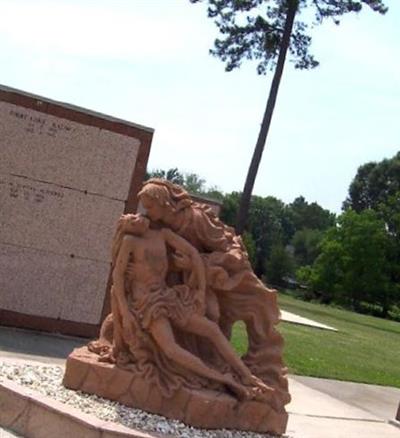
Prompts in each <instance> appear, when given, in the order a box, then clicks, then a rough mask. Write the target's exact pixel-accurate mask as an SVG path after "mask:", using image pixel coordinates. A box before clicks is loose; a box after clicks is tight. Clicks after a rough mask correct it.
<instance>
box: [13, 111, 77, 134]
mask: <svg viewBox="0 0 400 438" xmlns="http://www.w3.org/2000/svg"><path fill="white" fill-rule="evenodd" d="M9 114H10V115H11V116H12V117H14V118H16V119H18V120H20V121H21V122H23V123H24V125H25V127H24V129H25V131H26V132H28V133H29V134H38V135H47V136H49V137H56V136H57V134H59V133H61V132H72V131H75V128H73V127H72V126H71V125H69V124H67V123H61V122H51V121H49V120H47V119H46V118H45V117H41V116H32V115H30V114H28V113H26V112H24V111H22V110H14V109H12V110H10V111H9Z"/></svg>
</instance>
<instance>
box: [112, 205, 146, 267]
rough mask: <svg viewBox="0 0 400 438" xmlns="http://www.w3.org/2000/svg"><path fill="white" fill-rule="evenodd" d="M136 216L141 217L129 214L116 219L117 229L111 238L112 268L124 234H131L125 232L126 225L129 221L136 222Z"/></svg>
mask: <svg viewBox="0 0 400 438" xmlns="http://www.w3.org/2000/svg"><path fill="white" fill-rule="evenodd" d="M138 216H141V215H140V214H131V213H130V214H123V215H121V217H120V218H119V219H118V222H117V229H116V230H115V234H114V238H113V242H112V247H111V264H112V266H113V267H114V266H115V262H116V261H117V257H118V252H119V249H120V248H121V244H122V239H123V238H124V236H125V235H126V234H132V233H129V232H128V231H127V230H126V228H127V225H128V224H129V223H130V222H131V221H135V220H137V218H138Z"/></svg>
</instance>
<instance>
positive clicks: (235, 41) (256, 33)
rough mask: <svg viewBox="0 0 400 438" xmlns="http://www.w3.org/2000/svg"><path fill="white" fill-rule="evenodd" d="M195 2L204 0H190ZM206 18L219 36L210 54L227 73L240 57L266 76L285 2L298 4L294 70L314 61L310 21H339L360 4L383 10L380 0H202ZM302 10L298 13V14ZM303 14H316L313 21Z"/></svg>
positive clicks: (272, 60)
mask: <svg viewBox="0 0 400 438" xmlns="http://www.w3.org/2000/svg"><path fill="white" fill-rule="evenodd" d="M190 1H191V3H199V2H201V1H203V0H190ZM206 3H207V4H208V6H207V14H208V17H209V18H211V19H213V20H214V22H215V24H216V26H217V28H218V30H219V32H220V37H219V38H217V39H216V40H215V43H214V48H213V49H212V50H211V54H212V55H214V56H216V57H218V58H220V59H221V60H222V61H223V62H225V68H226V70H227V71H231V70H233V69H235V68H238V67H240V65H241V63H242V61H243V60H244V59H249V60H257V61H258V64H257V72H258V73H259V74H265V73H266V72H267V71H268V70H269V69H270V70H272V69H273V68H274V67H275V65H276V59H277V56H278V53H279V49H280V44H281V41H282V37H283V33H284V27H285V21H286V14H287V10H288V8H289V6H290V5H291V4H292V5H293V4H294V7H296V8H297V15H298V18H297V20H296V21H295V23H294V27H293V31H292V34H291V38H290V45H289V51H290V54H291V57H292V60H293V62H294V64H295V67H296V68H299V69H309V68H314V67H316V66H317V65H318V62H317V61H316V60H315V59H314V57H313V55H312V54H310V53H309V49H310V45H311V37H310V35H308V30H309V27H310V24H319V23H322V21H323V20H324V19H327V18H329V19H332V20H333V21H334V22H335V23H336V24H339V19H340V17H341V16H343V15H344V14H347V13H351V12H360V11H361V9H362V8H363V6H369V7H370V8H371V9H372V10H374V11H376V12H379V13H381V14H384V13H385V12H386V11H387V7H386V6H385V5H384V3H383V1H382V0H343V1H337V0H273V1H270V0H268V1H267V0H239V1H238V0H206ZM302 11H304V12H306V13H305V14H301V12H302ZM306 17H307V18H308V17H314V19H313V22H312V23H309V22H307V21H306Z"/></svg>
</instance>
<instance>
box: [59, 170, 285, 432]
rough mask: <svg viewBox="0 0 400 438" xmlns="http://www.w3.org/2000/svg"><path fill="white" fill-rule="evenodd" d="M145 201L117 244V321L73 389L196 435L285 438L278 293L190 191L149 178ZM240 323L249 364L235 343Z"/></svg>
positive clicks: (86, 350) (82, 360) (74, 357)
mask: <svg viewBox="0 0 400 438" xmlns="http://www.w3.org/2000/svg"><path fill="white" fill-rule="evenodd" d="M138 196H139V198H140V201H141V203H142V205H143V207H144V208H145V210H146V216H143V215H140V214H137V215H134V214H129V215H123V216H122V217H121V219H120V220H119V222H118V226H117V230H116V233H115V236H114V240H113V248H112V283H113V284H112V288H111V310H112V311H111V313H110V315H108V316H107V318H106V319H105V320H104V322H103V325H102V327H101V331H100V337H99V339H98V340H96V341H92V342H90V343H89V344H88V346H87V347H82V348H81V349H78V350H75V351H74V352H73V353H71V355H70V357H69V358H68V360H67V364H66V372H65V375H64V384H65V386H67V387H68V388H73V389H80V390H81V391H86V392H90V393H95V394H98V395H100V396H103V397H106V398H111V399H113V400H117V401H119V402H121V403H125V404H128V405H129V406H133V407H137V408H141V409H144V410H149V411H151V412H154V413H160V414H162V415H165V416H167V417H170V418H176V419H181V420H182V421H184V422H186V423H187V424H190V425H192V426H197V427H204V428H237V429H241V430H253V431H256V432H273V433H276V434H281V433H283V432H284V431H285V428H286V424H287V419H288V416H287V413H286V411H285V404H287V403H288V402H289V401H290V396H289V393H288V383H287V378H286V369H285V368H284V366H283V362H282V344H283V343H282V338H281V336H280V335H279V333H278V332H277V331H276V329H275V325H276V323H277V322H278V321H279V310H278V307H277V302H276V291H274V290H270V289H268V288H266V287H265V286H264V285H263V283H262V282H261V281H260V280H259V279H258V278H257V277H256V275H255V274H254V273H253V271H252V269H251V265H250V263H249V260H248V255H247V252H246V249H245V247H244V245H243V243H242V240H241V238H240V237H239V236H236V235H235V232H234V230H233V229H232V228H230V227H228V226H227V225H225V224H224V223H222V222H221V221H220V220H219V219H218V218H217V217H216V216H215V214H213V212H212V211H211V209H209V208H208V207H207V206H205V205H203V204H199V203H196V202H193V201H192V199H191V198H190V196H189V194H188V193H187V192H186V191H185V190H184V189H182V188H181V187H179V186H177V185H175V184H172V183H170V182H168V181H165V180H160V179H151V180H149V181H147V182H146V183H145V184H144V185H143V188H142V190H141V191H140V193H139V195H138ZM239 320H241V321H244V323H245V324H246V329H247V334H248V341H249V342H248V344H249V346H248V351H247V353H246V354H245V356H244V357H242V358H240V357H239V356H238V355H236V353H235V351H234V350H233V348H232V347H231V345H230V342H229V338H230V332H231V328H232V324H233V323H234V322H235V321H239ZM232 395H234V396H232Z"/></svg>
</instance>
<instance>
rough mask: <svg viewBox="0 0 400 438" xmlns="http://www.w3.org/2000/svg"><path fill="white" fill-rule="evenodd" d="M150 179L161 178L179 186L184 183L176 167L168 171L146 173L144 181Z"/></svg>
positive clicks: (157, 170)
mask: <svg viewBox="0 0 400 438" xmlns="http://www.w3.org/2000/svg"><path fill="white" fill-rule="evenodd" d="M150 178H163V179H167V180H168V181H171V182H173V183H175V184H179V185H183V184H184V182H185V177H184V176H183V174H182V173H181V172H179V170H178V169H177V168H176V167H174V168H172V169H168V170H162V169H155V170H152V171H150V172H146V177H145V179H150Z"/></svg>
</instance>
